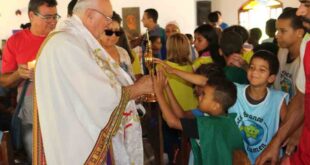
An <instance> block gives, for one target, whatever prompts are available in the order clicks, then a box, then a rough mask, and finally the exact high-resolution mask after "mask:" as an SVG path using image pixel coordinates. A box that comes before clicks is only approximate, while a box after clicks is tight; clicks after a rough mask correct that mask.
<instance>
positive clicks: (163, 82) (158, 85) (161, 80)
mask: <svg viewBox="0 0 310 165" xmlns="http://www.w3.org/2000/svg"><path fill="white" fill-rule="evenodd" d="M167 83H168V81H167V78H166V76H165V75H164V71H163V69H160V68H158V69H157V71H156V75H154V76H153V84H154V92H155V94H156V96H158V95H160V94H162V93H163V90H164V89H165V88H166V87H167Z"/></svg>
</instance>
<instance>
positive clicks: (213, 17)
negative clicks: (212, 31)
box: [208, 12, 219, 23]
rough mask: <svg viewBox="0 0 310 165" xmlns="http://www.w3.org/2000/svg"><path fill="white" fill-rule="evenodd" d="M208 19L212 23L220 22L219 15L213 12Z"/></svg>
mask: <svg viewBox="0 0 310 165" xmlns="http://www.w3.org/2000/svg"><path fill="white" fill-rule="evenodd" d="M208 19H209V21H210V22H211V23H217V22H218V21H219V15H218V13H216V12H211V13H209V15H208Z"/></svg>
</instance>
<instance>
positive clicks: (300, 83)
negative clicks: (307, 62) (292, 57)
mask: <svg viewBox="0 0 310 165" xmlns="http://www.w3.org/2000/svg"><path fill="white" fill-rule="evenodd" d="M309 40H310V34H309V33H307V34H306V35H305V37H304V39H303V40H302V43H301V45H300V67H299V71H298V74H297V77H296V82H295V83H296V87H297V89H298V90H299V91H300V92H301V93H305V92H306V80H305V69H304V56H305V51H306V45H307V42H308V41H309Z"/></svg>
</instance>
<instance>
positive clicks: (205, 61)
mask: <svg viewBox="0 0 310 165" xmlns="http://www.w3.org/2000/svg"><path fill="white" fill-rule="evenodd" d="M212 62H213V60H212V57H211V56H201V57H198V58H196V59H195V61H194V62H193V64H192V67H193V69H194V70H197V69H198V68H199V67H200V65H202V64H209V63H212Z"/></svg>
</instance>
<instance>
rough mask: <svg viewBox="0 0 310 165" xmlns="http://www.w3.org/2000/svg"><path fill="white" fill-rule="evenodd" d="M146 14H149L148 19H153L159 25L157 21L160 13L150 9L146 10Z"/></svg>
mask: <svg viewBox="0 0 310 165" xmlns="http://www.w3.org/2000/svg"><path fill="white" fill-rule="evenodd" d="M144 12H145V13H146V14H147V17H148V18H152V19H153V21H154V22H155V23H157V20H158V12H157V10H156V9H153V8H149V9H146V10H144Z"/></svg>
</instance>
